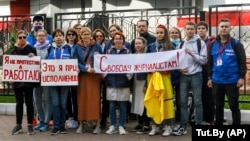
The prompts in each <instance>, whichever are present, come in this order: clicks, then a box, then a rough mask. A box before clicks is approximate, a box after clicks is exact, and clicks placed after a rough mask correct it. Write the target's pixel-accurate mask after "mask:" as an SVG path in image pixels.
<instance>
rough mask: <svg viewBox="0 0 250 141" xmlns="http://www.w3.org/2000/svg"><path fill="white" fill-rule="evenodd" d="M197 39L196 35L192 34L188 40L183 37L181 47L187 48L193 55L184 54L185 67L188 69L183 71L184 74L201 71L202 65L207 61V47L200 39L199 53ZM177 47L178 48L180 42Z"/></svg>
mask: <svg viewBox="0 0 250 141" xmlns="http://www.w3.org/2000/svg"><path fill="white" fill-rule="evenodd" d="M198 39H199V36H198V35H196V34H195V35H194V37H193V38H192V39H190V40H187V39H185V40H184V44H183V47H182V49H185V48H188V49H190V50H191V52H192V53H193V54H194V56H190V55H188V54H186V60H187V64H188V66H187V69H188V71H187V72H186V73H184V74H185V75H193V74H195V73H197V72H202V65H204V64H206V62H207V47H206V44H205V42H204V41H201V50H200V53H199V51H198V47H197V40H198ZM177 49H180V44H179V45H178V47H177Z"/></svg>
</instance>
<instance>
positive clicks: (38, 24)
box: [26, 15, 53, 47]
mask: <svg viewBox="0 0 250 141" xmlns="http://www.w3.org/2000/svg"><path fill="white" fill-rule="evenodd" d="M39 29H44V19H43V17H42V16H40V15H37V16H35V17H34V18H33V27H32V31H31V32H30V33H29V35H28V36H27V39H26V40H27V42H28V43H29V45H31V46H32V47H33V46H34V45H35V44H36V33H37V31H38V30H39ZM47 39H48V40H49V42H50V43H52V42H53V39H52V36H51V35H49V34H47Z"/></svg>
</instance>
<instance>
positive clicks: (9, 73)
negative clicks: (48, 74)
mask: <svg viewBox="0 0 250 141" xmlns="http://www.w3.org/2000/svg"><path fill="white" fill-rule="evenodd" d="M39 71H40V56H34V57H28V56H24V55H4V56H3V81H14V82H39V81H40V74H39Z"/></svg>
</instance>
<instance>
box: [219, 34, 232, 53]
mask: <svg viewBox="0 0 250 141" xmlns="http://www.w3.org/2000/svg"><path fill="white" fill-rule="evenodd" d="M230 42H231V37H229V39H228V42H227V44H225V45H224V46H223V48H222V50H221V49H220V43H219V44H218V53H219V55H220V56H221V54H222V53H223V52H224V51H225V50H226V48H227V47H228V44H229V43H230Z"/></svg>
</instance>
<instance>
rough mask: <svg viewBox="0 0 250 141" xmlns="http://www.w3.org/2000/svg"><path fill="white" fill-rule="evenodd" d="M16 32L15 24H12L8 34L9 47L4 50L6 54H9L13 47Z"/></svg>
mask: <svg viewBox="0 0 250 141" xmlns="http://www.w3.org/2000/svg"><path fill="white" fill-rule="evenodd" d="M16 34H17V29H16V26H13V27H12V30H11V32H10V34H9V48H8V50H7V51H6V54H10V52H11V50H12V49H13V47H14V45H15V43H16Z"/></svg>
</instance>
